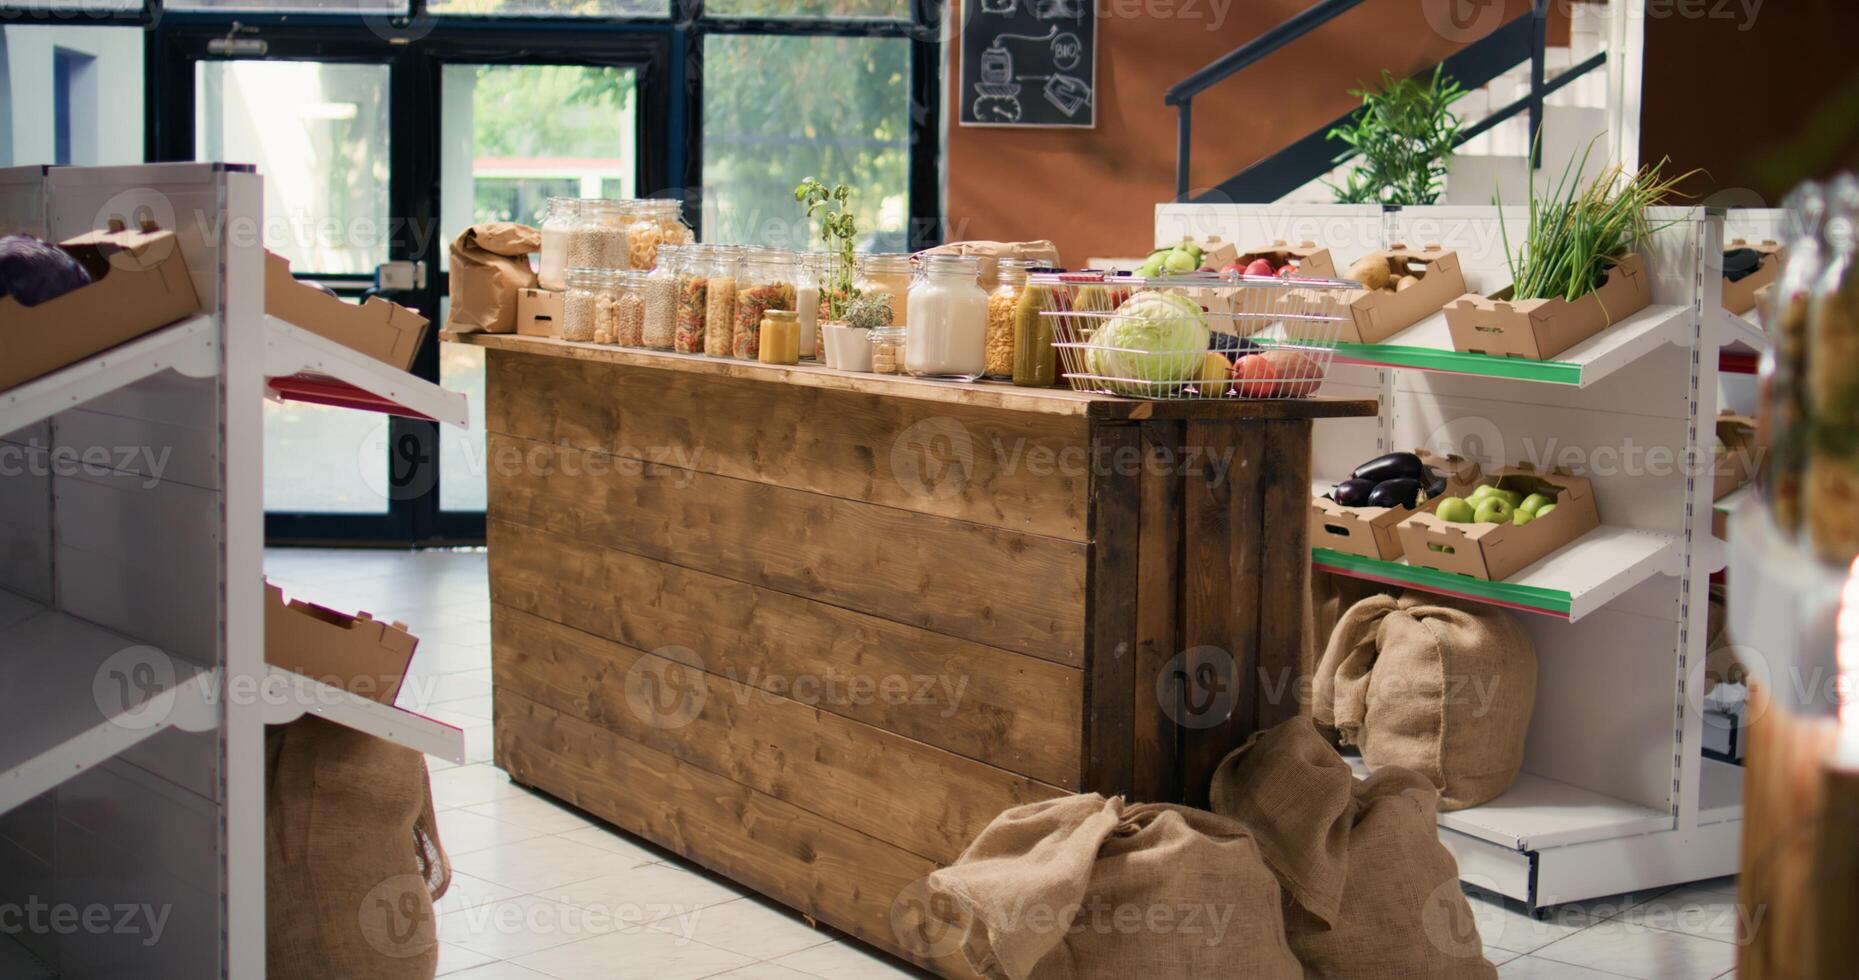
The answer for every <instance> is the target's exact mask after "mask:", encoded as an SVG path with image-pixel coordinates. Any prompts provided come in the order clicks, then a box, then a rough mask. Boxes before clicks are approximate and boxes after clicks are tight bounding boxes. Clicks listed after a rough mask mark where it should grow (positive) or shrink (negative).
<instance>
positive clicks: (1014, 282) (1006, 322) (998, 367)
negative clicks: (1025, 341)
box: [987, 259, 1032, 379]
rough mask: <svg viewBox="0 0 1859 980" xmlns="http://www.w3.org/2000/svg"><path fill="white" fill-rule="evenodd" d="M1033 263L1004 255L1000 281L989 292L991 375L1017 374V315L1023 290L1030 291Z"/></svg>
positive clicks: (988, 361) (988, 350)
mask: <svg viewBox="0 0 1859 980" xmlns="http://www.w3.org/2000/svg"><path fill="white" fill-rule="evenodd" d="M1031 265H1032V263H1030V262H1024V261H1021V260H1019V259H1001V260H1000V263H999V266H998V269H997V273H996V274H997V276H998V278H999V280H1000V284H999V285H997V286H995V287H994V291H993V292H991V293H989V294H988V333H987V376H988V377H990V378H1002V379H1005V378H1011V377H1013V339H1014V319H1015V315H1016V314H1017V313H1018V311H1019V308H1020V294H1021V293H1024V292H1025V291H1026V272H1027V269H1028V268H1029V267H1030V266H1031Z"/></svg>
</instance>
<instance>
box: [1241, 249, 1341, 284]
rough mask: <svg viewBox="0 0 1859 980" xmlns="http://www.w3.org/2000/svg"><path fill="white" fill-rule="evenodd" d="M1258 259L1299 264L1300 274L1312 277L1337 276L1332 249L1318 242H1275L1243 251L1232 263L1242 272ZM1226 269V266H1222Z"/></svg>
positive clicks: (1329, 277) (1328, 277) (1279, 263)
mask: <svg viewBox="0 0 1859 980" xmlns="http://www.w3.org/2000/svg"><path fill="white" fill-rule="evenodd" d="M1256 259H1270V260H1271V262H1272V265H1274V266H1279V265H1283V264H1284V263H1286V262H1290V263H1291V264H1292V265H1295V266H1297V271H1298V274H1299V275H1301V276H1305V277H1307V278H1310V279H1334V278H1336V260H1335V259H1332V258H1331V257H1330V250H1329V249H1327V248H1319V247H1318V246H1317V243H1316V242H1304V243H1302V244H1300V245H1287V244H1285V243H1284V242H1273V243H1271V244H1270V245H1267V246H1265V247H1263V248H1256V249H1253V250H1252V251H1250V252H1241V253H1239V254H1238V255H1235V256H1234V257H1233V261H1232V263H1231V264H1233V265H1237V266H1239V269H1240V271H1241V272H1244V271H1246V266H1248V265H1251V264H1252V263H1253V261H1254V260H1256ZM1220 268H1222V269H1224V268H1226V266H1224V265H1223V266H1220Z"/></svg>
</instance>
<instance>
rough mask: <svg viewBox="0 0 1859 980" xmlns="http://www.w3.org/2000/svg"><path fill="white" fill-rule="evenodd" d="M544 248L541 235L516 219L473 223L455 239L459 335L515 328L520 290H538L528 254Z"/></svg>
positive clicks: (454, 316)
mask: <svg viewBox="0 0 1859 980" xmlns="http://www.w3.org/2000/svg"><path fill="white" fill-rule="evenodd" d="M541 249H542V233H541V232H539V231H537V230H536V229H534V228H531V227H530V226H528V225H519V224H517V223H515V222H512V221H493V222H490V223H488V224H482V225H472V226H471V227H469V228H466V229H465V230H464V233H463V234H460V235H459V236H458V238H457V239H455V240H453V242H452V261H451V267H450V273H449V275H450V278H451V292H452V312H451V313H450V314H449V315H448V316H447V317H446V320H445V325H446V328H447V329H449V330H456V331H458V332H459V333H513V332H515V331H516V294H517V291H518V290H522V289H534V288H535V286H536V273H535V270H533V269H531V268H530V267H529V253H531V252H536V251H540V250H541Z"/></svg>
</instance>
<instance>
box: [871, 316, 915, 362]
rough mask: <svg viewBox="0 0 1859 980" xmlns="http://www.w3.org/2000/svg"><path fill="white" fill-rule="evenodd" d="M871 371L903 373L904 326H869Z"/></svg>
mask: <svg viewBox="0 0 1859 980" xmlns="http://www.w3.org/2000/svg"><path fill="white" fill-rule="evenodd" d="M869 339H870V341H871V373H873V374H903V373H904V342H905V339H906V334H905V332H904V328H903V327H900V326H897V325H896V324H892V325H891V326H888V327H873V328H871V336H870V338H869Z"/></svg>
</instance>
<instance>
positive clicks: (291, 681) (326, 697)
mask: <svg viewBox="0 0 1859 980" xmlns="http://www.w3.org/2000/svg"><path fill="white" fill-rule="evenodd" d="M267 671H268V673H267V675H266V677H265V692H264V704H265V724H267V725H288V724H290V723H291V722H293V721H296V720H297V719H299V718H301V717H303V716H304V715H314V716H315V717H318V718H322V719H324V720H326V721H331V722H334V723H335V724H338V725H341V726H343V727H345V728H353V729H355V730H356V731H358V732H365V733H367V734H369V735H373V736H375V737H376V738H384V739H386V740H388V741H390V742H393V743H394V744H395V745H403V746H406V747H407V748H410V749H413V750H414V751H416V752H420V753H423V754H425V755H436V756H438V757H439V758H441V759H446V760H448V761H451V762H457V763H461V764H462V763H463V762H464V761H465V733H464V732H463V731H461V730H460V729H457V728H454V727H452V726H451V725H447V724H445V723H443V722H438V721H434V720H432V719H431V718H428V717H426V716H425V715H420V714H415V713H413V712H411V711H408V710H406V709H405V708H397V707H394V706H392V705H386V704H381V703H380V702H378V701H372V700H369V699H368V698H364V697H362V696H360V695H358V694H351V693H349V692H347V691H344V690H342V689H341V688H338V687H331V686H330V685H328V684H324V683H322V682H320V681H316V680H312V679H311V678H308V677H305V676H303V675H302V674H297V673H292V672H291V671H288V670H284V669H283V668H281V667H268V668H267Z"/></svg>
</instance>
